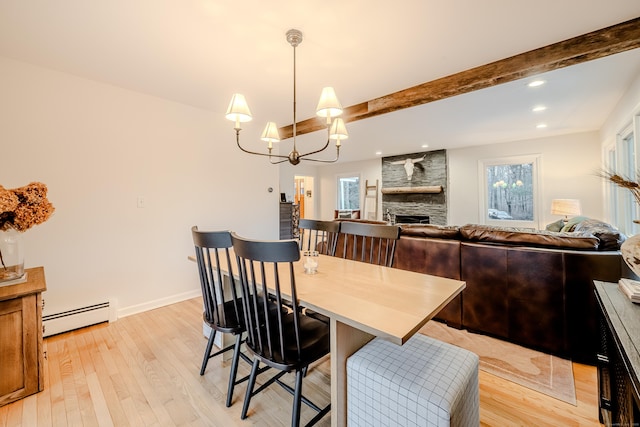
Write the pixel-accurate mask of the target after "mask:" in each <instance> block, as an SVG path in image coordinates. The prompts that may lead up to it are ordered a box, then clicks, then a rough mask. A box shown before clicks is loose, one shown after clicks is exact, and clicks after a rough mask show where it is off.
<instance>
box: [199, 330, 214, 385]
mask: <svg viewBox="0 0 640 427" xmlns="http://www.w3.org/2000/svg"><path fill="white" fill-rule="evenodd" d="M216 332H217V331H216V330H215V329H212V330H211V333H210V334H209V341H207V349H206V350H205V351H204V359H202V367H201V368H200V375H204V370H205V369H207V363H208V362H209V358H210V357H211V349H212V348H213V340H215V339H216Z"/></svg>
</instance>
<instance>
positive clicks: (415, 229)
mask: <svg viewBox="0 0 640 427" xmlns="http://www.w3.org/2000/svg"><path fill="white" fill-rule="evenodd" d="M400 235H401V236H414V237H432V238H439V239H459V238H460V227H458V226H455V225H434V224H402V225H401V226H400Z"/></svg>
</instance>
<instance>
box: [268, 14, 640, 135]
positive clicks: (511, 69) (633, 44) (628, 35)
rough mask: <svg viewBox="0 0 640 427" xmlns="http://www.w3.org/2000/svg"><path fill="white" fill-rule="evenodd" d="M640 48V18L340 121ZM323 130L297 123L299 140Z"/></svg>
mask: <svg viewBox="0 0 640 427" xmlns="http://www.w3.org/2000/svg"><path fill="white" fill-rule="evenodd" d="M638 47H640V17H639V18H635V19H632V20H630V21H626V22H622V23H620V24H616V25H613V26H610V27H607V28H603V29H600V30H596V31H593V32H590V33H587V34H583V35H581V36H577V37H573V38H571V39H567V40H564V41H561V42H558V43H554V44H550V45H548V46H544V47H541V48H538V49H535V50H531V51H528V52H525V53H521V54H519V55H515V56H511V57H509V58H505V59H501V60H499V61H495V62H492V63H489V64H486V65H481V66H479V67H475V68H471V69H469V70H466V71H462V72H460V73H456V74H452V75H450V76H447V77H442V78H440V79H437V80H432V81H429V82H426V83H422V84H419V85H417V86H413V87H410V88H408V89H404V90H401V91H398V92H394V93H391V94H389V95H385V96H381V97H379V98H375V99H372V100H370V101H366V102H362V103H360V104H356V105H352V106H350V107H347V108H345V109H344V112H343V113H342V118H343V120H344V121H345V122H346V123H348V122H353V121H356V120H362V119H366V118H368V117H374V116H379V115H381V114H386V113H390V112H392V111H397V110H402V109H404V108H410V107H415V106H417V105H422V104H426V103H429V102H433V101H438V100H440V99H445V98H449V97H452V96H456V95H462V94H464V93H468V92H473V91H476V90H480V89H485V88H488V87H491V86H496V85H499V84H502V83H508V82H511V81H514V80H519V79H522V78H525V77H529V76H534V75H537V74H540V73H544V72H547V71H553V70H557V69H560V68H564V67H568V66H571V65H576V64H580V63H583V62H587V61H592V60H594V59H598V58H603V57H606V56H609V55H614V54H616V53H620V52H625V51H627V50H631V49H636V48H638ZM320 129H326V124H325V119H324V118H320V117H313V118H310V119H306V120H303V121H300V122H298V123H297V129H296V132H297V135H302V134H305V133H310V132H315V131H317V130H320ZM279 132H280V136H281V138H282V139H287V138H291V137H292V136H293V125H288V126H283V127H281V128H280V129H279Z"/></svg>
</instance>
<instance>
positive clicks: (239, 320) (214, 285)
mask: <svg viewBox="0 0 640 427" xmlns="http://www.w3.org/2000/svg"><path fill="white" fill-rule="evenodd" d="M191 234H192V237H193V243H194V245H195V250H196V262H197V265H198V273H199V275H200V285H201V288H202V300H203V303H204V311H203V313H202V318H203V320H204V322H205V323H206V324H207V325H208V326H209V327H210V328H211V334H210V335H209V341H208V342H207V347H206V350H205V352H204V357H203V360H202V366H201V367H200V375H204V372H205V369H206V368H207V363H208V362H209V359H211V358H212V357H215V356H218V355H220V354H223V353H225V352H227V351H230V350H233V357H232V359H231V372H230V373H229V385H228V387H227V402H226V404H227V406H231V403H232V399H233V389H234V387H235V386H236V385H237V384H240V383H241V382H244V381H247V380H248V379H249V376H248V375H247V376H246V377H244V378H241V379H236V376H237V372H238V361H239V359H240V358H242V359H243V360H245V361H246V362H247V363H249V364H251V363H252V360H251V359H250V358H249V357H248V356H247V355H246V354H244V353H242V352H241V350H240V346H241V345H242V342H243V339H242V334H243V332H245V326H244V311H243V305H242V299H241V297H240V295H241V293H240V289H239V286H238V284H237V280H236V279H235V278H234V275H233V268H232V266H233V265H235V263H236V262H235V259H233V261H232V257H231V255H230V249H231V248H232V243H231V234H230V232H229V231H199V230H198V227H197V226H194V227H192V228H191ZM221 262H222V264H223V265H225V266H227V267H228V272H229V273H228V274H227V275H225V274H223V272H222V269H221V268H219V266H220V263H221ZM225 280H228V285H227V286H225V284H224V282H225ZM218 332H220V333H226V334H233V335H235V338H236V339H235V344H233V345H229V346H227V347H225V348H222V349H221V350H219V351H216V352H213V353H212V348H213V342H214V340H215V337H216V334H217V333H218Z"/></svg>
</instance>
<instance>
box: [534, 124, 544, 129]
mask: <svg viewBox="0 0 640 427" xmlns="http://www.w3.org/2000/svg"><path fill="white" fill-rule="evenodd" d="M546 127H547V124H546V123H538V125H537V126H536V128H538V129H544V128H546Z"/></svg>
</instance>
